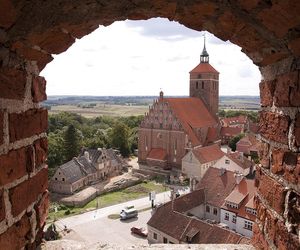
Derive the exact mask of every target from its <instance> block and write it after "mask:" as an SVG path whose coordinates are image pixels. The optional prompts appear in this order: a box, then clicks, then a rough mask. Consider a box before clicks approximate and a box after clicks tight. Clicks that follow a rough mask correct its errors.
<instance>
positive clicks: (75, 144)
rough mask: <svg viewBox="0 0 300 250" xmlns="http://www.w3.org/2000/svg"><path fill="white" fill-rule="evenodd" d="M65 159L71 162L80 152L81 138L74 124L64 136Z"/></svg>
mask: <svg viewBox="0 0 300 250" xmlns="http://www.w3.org/2000/svg"><path fill="white" fill-rule="evenodd" d="M64 147H65V148H64V149H65V150H64V151H65V158H66V160H67V161H70V160H71V159H72V158H73V157H75V156H77V155H78V153H79V150H80V138H79V135H78V132H77V131H76V129H75V127H74V125H73V124H71V125H69V126H68V128H67V130H66V131H65V134H64Z"/></svg>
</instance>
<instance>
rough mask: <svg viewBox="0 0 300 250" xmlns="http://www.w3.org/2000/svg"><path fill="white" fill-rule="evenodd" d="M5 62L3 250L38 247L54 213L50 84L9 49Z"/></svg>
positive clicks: (1, 56)
mask: <svg viewBox="0 0 300 250" xmlns="http://www.w3.org/2000/svg"><path fill="white" fill-rule="evenodd" d="M0 64H1V65H2V67H1V68H0V249H21V248H23V247H25V246H26V247H28V248H33V249H34V248H35V246H36V243H39V241H40V238H41V235H42V229H43V226H44V224H45V219H46V216H47V210H48V191H47V183H48V170H47V166H46V165H45V160H46V156H47V139H46V133H45V132H46V130H47V125H48V121H47V111H46V110H45V109H43V108H40V106H39V104H38V102H40V101H42V100H45V99H46V94H45V80H44V78H42V77H40V76H38V73H39V71H38V68H37V65H36V63H32V62H29V61H26V60H24V59H22V58H20V57H19V56H18V55H16V54H15V53H14V52H12V51H9V50H8V49H7V48H5V47H4V46H1V47H0Z"/></svg>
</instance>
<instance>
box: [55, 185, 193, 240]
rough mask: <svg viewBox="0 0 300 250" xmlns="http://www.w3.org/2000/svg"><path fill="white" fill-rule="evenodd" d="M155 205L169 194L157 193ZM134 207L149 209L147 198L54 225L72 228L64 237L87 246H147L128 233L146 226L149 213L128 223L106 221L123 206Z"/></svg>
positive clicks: (162, 201) (66, 219) (57, 222)
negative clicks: (105, 244)
mask: <svg viewBox="0 0 300 250" xmlns="http://www.w3.org/2000/svg"><path fill="white" fill-rule="evenodd" d="M187 191H188V190H182V191H180V193H185V192H187ZM155 198H156V199H155V202H156V203H164V202H167V201H169V200H170V191H167V192H163V193H160V194H156V197H155ZM129 205H134V206H135V208H136V209H138V210H140V209H143V208H147V207H150V206H151V203H150V201H149V198H148V197H144V198H141V199H137V200H133V201H128V202H124V203H121V204H117V205H113V206H110V207H105V208H101V209H97V210H94V211H90V212H87V213H84V214H80V215H75V216H71V217H68V218H64V219H61V220H58V221H56V222H55V224H56V226H57V227H58V228H60V229H63V228H64V226H66V227H67V228H68V229H72V233H70V234H68V235H66V236H65V237H64V238H69V239H72V240H79V241H86V242H89V243H96V242H101V243H106V242H114V243H117V244H136V243H147V240H146V239H143V238H141V237H139V236H134V235H132V234H131V233H130V228H131V227H132V226H137V227H146V226H147V221H148V220H149V219H150V217H151V210H147V211H145V212H141V213H139V216H138V218H134V219H131V220H128V221H124V222H122V221H120V220H119V219H116V220H113V219H109V218H108V217H107V216H108V215H110V214H119V212H120V211H121V209H123V208H124V207H125V206H129Z"/></svg>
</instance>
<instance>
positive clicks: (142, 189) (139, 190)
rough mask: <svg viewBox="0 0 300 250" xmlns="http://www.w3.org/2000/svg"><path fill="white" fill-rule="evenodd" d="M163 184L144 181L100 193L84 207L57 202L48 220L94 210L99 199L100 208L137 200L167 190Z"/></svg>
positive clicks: (51, 209) (52, 207)
mask: <svg viewBox="0 0 300 250" xmlns="http://www.w3.org/2000/svg"><path fill="white" fill-rule="evenodd" d="M167 190H168V189H166V188H165V187H164V186H163V185H161V184H159V183H156V182H154V181H149V182H143V183H140V184H137V185H135V186H132V187H128V188H126V189H124V190H121V191H116V192H111V193H107V194H104V195H100V196H98V197H97V198H95V199H94V200H92V201H90V202H89V203H88V204H86V205H85V206H84V207H80V208H76V207H67V206H62V205H57V204H51V207H50V212H49V215H48V218H47V221H48V222H52V221H54V220H55V219H59V218H63V217H67V216H71V215H76V214H80V213H84V212H87V211H90V210H93V209H95V208H96V206H97V200H98V208H103V207H108V206H111V205H115V204H118V203H122V202H126V201H130V200H135V199H138V198H142V197H145V196H148V194H149V192H150V191H155V192H156V193H161V192H164V191H167ZM54 206H57V207H58V211H57V212H56V213H55V212H54V211H53V210H54Z"/></svg>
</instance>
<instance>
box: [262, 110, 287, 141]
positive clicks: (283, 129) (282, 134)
mask: <svg viewBox="0 0 300 250" xmlns="http://www.w3.org/2000/svg"><path fill="white" fill-rule="evenodd" d="M289 122H290V119H289V117H288V116H284V115H279V114H275V113H272V112H260V118H259V131H260V134H261V135H262V136H264V137H265V138H268V139H270V140H273V141H276V142H280V143H283V144H287V143H288V129H289Z"/></svg>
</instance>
